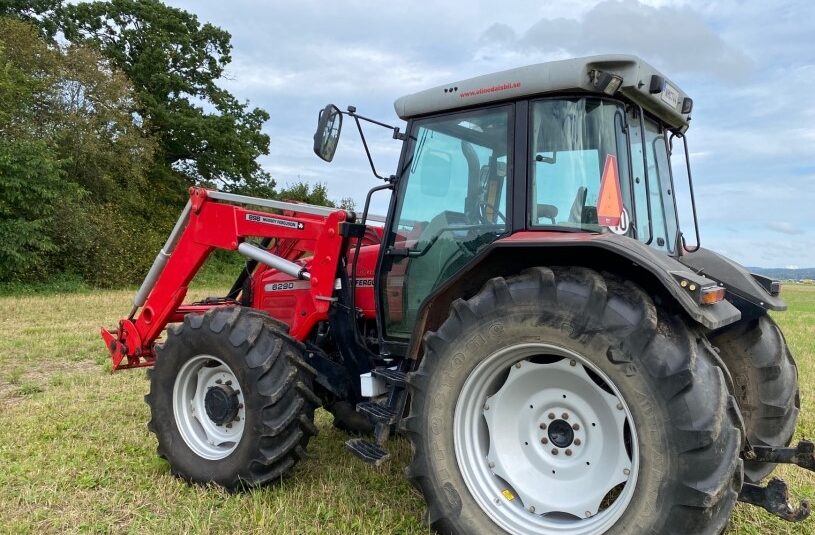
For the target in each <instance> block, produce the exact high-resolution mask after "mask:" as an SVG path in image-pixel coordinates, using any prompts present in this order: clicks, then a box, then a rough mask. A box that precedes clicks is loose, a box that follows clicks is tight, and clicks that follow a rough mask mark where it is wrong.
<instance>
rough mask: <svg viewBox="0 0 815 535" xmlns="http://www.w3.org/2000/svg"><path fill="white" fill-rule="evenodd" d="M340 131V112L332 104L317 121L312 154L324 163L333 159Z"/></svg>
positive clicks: (321, 113) (322, 112) (321, 112)
mask: <svg viewBox="0 0 815 535" xmlns="http://www.w3.org/2000/svg"><path fill="white" fill-rule="evenodd" d="M341 130H342V112H340V109H339V108H338V107H336V106H335V105H333V104H329V105H328V106H326V107H325V108H323V110H322V111H320V117H319V119H318V120H317V131H316V132H314V154H316V155H317V156H319V157H320V158H321V159H323V160H325V161H326V162H330V161H331V160H333V159H334V153H335V152H337V142H338V141H339V140H340V131H341Z"/></svg>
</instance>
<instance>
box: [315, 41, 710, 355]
mask: <svg viewBox="0 0 815 535" xmlns="http://www.w3.org/2000/svg"><path fill="white" fill-rule="evenodd" d="M692 107H693V102H692V100H691V99H690V98H689V97H688V96H687V95H685V93H683V92H682V91H681V90H680V89H678V87H677V86H676V85H675V84H674V83H673V82H671V81H669V80H668V79H667V78H665V77H664V76H663V75H662V74H660V73H659V72H658V71H656V69H654V68H653V67H651V66H650V65H648V64H647V63H645V62H644V61H642V60H640V59H639V58H636V57H632V56H616V55H615V56H595V57H589V58H578V59H572V60H566V61H558V62H551V63H544V64H539V65H531V66H527V67H522V68H519V69H513V70H509V71H504V72H499V73H495V74H490V75H485V76H480V77H477V78H472V79H469V80H464V81H461V82H456V83H452V84H446V85H443V86H439V87H436V88H433V89H428V90H426V91H422V92H419V93H416V94H413V95H408V96H405V97H402V98H400V99H398V100H397V101H396V103H395V108H396V111H397V113H398V114H399V116H400V117H401V118H403V119H405V120H406V121H407V122H408V124H407V129H406V133H405V134H404V135H399V134H398V129H397V131H396V132H397V133H396V134H395V137H399V138H402V139H404V147H403V150H402V156H401V159H400V162H399V167H398V172H397V174H396V175H394V176H393V177H391V178H390V180H391V183H392V189H393V196H392V200H391V205H390V210H389V214H390V215H389V217H388V220H387V229H388V232H386V233H385V243H384V246H383V247H382V250H381V261H380V263H379V270H378V278H377V280H378V282H379V293H378V297H379V299H380V302H381V306H380V307H378V308H379V310H380V311H381V313H380V318H379V319H380V321H381V327H382V334H383V337H384V338H385V339H390V340H393V341H398V340H399V339H401V340H407V339H409V338H410V336H411V335H412V334H413V330H414V326H415V322H416V318H417V314H418V313H419V309H420V308H421V306H422V303H423V302H424V301H425V300H426V299H427V298H428V297H429V296H430V295H432V294H433V293H434V292H435V291H436V290H437V289H438V288H440V287H441V286H442V285H443V284H444V283H445V282H447V281H449V280H450V279H451V277H453V275H454V274H455V273H457V272H458V271H459V270H461V268H462V267H463V266H465V265H467V264H468V263H470V262H472V261H473V259H474V258H475V257H477V256H478V255H479V254H481V253H482V252H483V251H484V250H485V249H487V248H488V247H490V246H491V245H492V244H493V243H494V242H496V241H499V240H501V239H502V238H504V237H507V236H509V235H512V234H514V233H518V232H548V233H586V234H604V233H612V234H615V235H619V236H626V237H629V238H631V239H632V240H638V241H639V242H641V243H643V244H646V245H648V246H650V247H652V248H654V249H656V250H658V251H660V252H661V253H663V254H666V255H671V256H680V255H681V254H682V252H683V248H684V241H683V238H682V234H681V232H680V230H679V222H678V215H677V207H676V201H675V193H674V191H675V189H674V184H673V174H672V170H671V161H670V148H671V146H672V142H673V139H674V138H676V137H678V138H681V139H683V140H684V132H685V131H686V130H687V128H688V121H689V120H690V115H689V114H690V112H691V110H692ZM332 109H333V110H335V111H334V112H333V113H331V110H332ZM327 110H329V111H328V112H326V113H324V114H323V115H322V116H321V123H320V127H319V128H318V132H317V134H315V152H316V153H317V154H318V155H319V156H320V157H321V158H323V159H325V160H330V159H331V157H333V151H334V150H335V149H336V146H337V141H338V138H339V134H340V128H339V127H340V126H341V112H339V110H338V109H336V108H335V107H333V106H332V107H329V108H327ZM352 110H353V108H352ZM351 113H352V114H353V115H355V110H354V111H352V112H351ZM356 117H358V116H356ZM356 117H355V118H356ZM329 118H331V120H330V121H329ZM338 118H339V119H338ZM689 176H690V175H689ZM690 191H691V193H692V187H691V189H690ZM694 218H695V214H694ZM695 226H696V225H695V222H694V227H695ZM541 236H544V235H543V234H541ZM697 243H698V233H697Z"/></svg>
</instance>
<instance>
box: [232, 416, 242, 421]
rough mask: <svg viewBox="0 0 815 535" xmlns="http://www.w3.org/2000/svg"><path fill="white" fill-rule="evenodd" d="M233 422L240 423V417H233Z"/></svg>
mask: <svg viewBox="0 0 815 535" xmlns="http://www.w3.org/2000/svg"><path fill="white" fill-rule="evenodd" d="M233 421H234V422H240V421H241V417H240V416H235V419H234V420H233Z"/></svg>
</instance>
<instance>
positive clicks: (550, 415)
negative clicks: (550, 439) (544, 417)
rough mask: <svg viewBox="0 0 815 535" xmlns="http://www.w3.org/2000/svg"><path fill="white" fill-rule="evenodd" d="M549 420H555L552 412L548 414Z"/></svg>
mask: <svg viewBox="0 0 815 535" xmlns="http://www.w3.org/2000/svg"><path fill="white" fill-rule="evenodd" d="M549 419H550V420H554V419H555V413H554V412H550V413H549Z"/></svg>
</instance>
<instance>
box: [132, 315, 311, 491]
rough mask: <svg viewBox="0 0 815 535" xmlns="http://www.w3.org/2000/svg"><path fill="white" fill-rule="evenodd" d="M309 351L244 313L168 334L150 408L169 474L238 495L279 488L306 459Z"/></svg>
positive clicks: (195, 321) (200, 320) (208, 318)
mask: <svg viewBox="0 0 815 535" xmlns="http://www.w3.org/2000/svg"><path fill="white" fill-rule="evenodd" d="M303 351H304V348H303V346H302V344H300V343H299V342H298V341H296V340H294V339H292V338H291V337H289V336H288V335H287V334H286V333H285V332H283V331H282V330H281V329H280V328H279V326H277V325H276V324H275V322H273V321H272V320H271V319H270V318H269V317H268V316H266V315H265V314H262V313H259V312H257V311H255V310H252V309H248V308H242V307H218V308H213V309H211V310H209V311H207V312H206V313H205V314H203V315H194V314H189V315H187V316H186V317H185V318H184V322H183V323H181V324H176V325H173V326H171V327H169V328H168V332H167V340H166V341H165V342H164V344H161V345H158V346H157V347H156V365H155V368H154V369H153V370H150V393H149V394H148V395H147V396H145V401H146V402H147V404H148V405H149V406H150V413H151V419H150V422H149V424H148V429H150V431H152V432H153V433H155V435H156V438H157V439H158V454H159V456H160V457H162V458H164V459H166V460H167V461H168V462H169V463H170V470H171V471H172V473H173V474H174V475H176V476H179V477H181V478H183V479H185V480H187V481H189V482H193V483H216V484H218V485H220V486H222V487H225V488H227V489H238V488H244V487H254V486H258V485H262V484H265V483H268V482H272V481H275V480H278V479H280V478H281V477H282V476H283V475H285V474H287V473H288V472H289V471H290V470H291V469H292V467H294V465H295V464H296V463H297V462H299V461H300V460H302V459H304V458H305V457H306V452H305V451H306V446H307V444H308V441H309V439H310V438H311V436H313V435H316V434H317V428H316V427H315V426H314V410H315V408H316V407H318V406H319V404H320V401H319V398H317V396H316V395H315V394H314V393H313V392H312V390H311V385H312V378H313V376H314V370H313V369H312V368H311V367H310V366H308V365H307V364H306V363H305V361H304V360H303ZM214 390H215V391H217V392H215V393H214V394H210V392H212V391H214ZM215 394H217V395H215ZM202 396H203V397H202ZM188 407H189V408H188ZM196 408H197V410H195V409H196ZM202 408H205V409H206V410H202ZM202 413H203V414H202Z"/></svg>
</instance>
